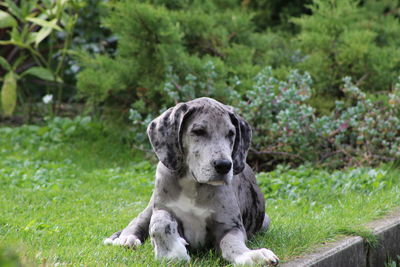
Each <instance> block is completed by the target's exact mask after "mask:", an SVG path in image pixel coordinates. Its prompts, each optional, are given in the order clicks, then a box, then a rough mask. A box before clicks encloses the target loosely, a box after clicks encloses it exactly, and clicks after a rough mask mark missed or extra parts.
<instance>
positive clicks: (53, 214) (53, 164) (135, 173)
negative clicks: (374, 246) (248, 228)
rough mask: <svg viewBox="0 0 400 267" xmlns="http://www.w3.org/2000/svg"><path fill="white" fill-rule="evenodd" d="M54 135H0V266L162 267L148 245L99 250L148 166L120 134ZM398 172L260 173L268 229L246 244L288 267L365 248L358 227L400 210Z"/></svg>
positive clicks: (211, 260)
mask: <svg viewBox="0 0 400 267" xmlns="http://www.w3.org/2000/svg"><path fill="white" fill-rule="evenodd" d="M68 127H69V126H68ZM61 128H62V127H61ZM61 128H57V127H55V126H53V128H51V127H50V128H49V127H32V126H30V127H27V126H25V127H22V128H16V129H10V128H4V127H3V128H0V253H1V254H2V256H1V257H0V265H1V263H2V261H3V262H6V261H7V260H8V261H12V260H13V253H14V254H16V255H18V257H19V260H20V261H22V262H23V263H25V264H28V265H30V264H41V263H44V262H47V263H50V264H55V263H63V264H68V265H80V264H82V265H85V266H96V265H112V266H114V265H117V266H118V265H130V266H159V265H160V263H159V262H157V261H155V260H154V259H153V252H152V248H151V245H150V242H148V241H146V242H145V244H144V245H143V246H142V247H140V248H138V249H137V250H136V251H133V250H128V249H123V248H121V247H113V246H104V245H102V240H103V239H104V238H105V237H107V236H109V235H110V234H112V233H113V232H115V231H116V230H119V229H122V228H123V227H125V226H126V225H127V224H128V223H129V221H130V220H131V219H132V218H133V217H134V216H135V215H136V214H138V213H139V212H140V211H141V210H142V209H143V208H144V207H145V206H146V204H147V201H148V200H149V197H150V195H151V191H152V188H153V176H154V167H153V164H150V163H149V162H147V161H141V159H142V158H143V155H141V152H135V153H133V152H132V150H130V149H129V147H128V146H127V145H125V144H122V142H121V141H120V139H119V138H118V134H101V133H100V132H99V131H97V132H96V133H95V134H94V133H93V131H92V130H87V129H86V128H85V127H83V128H82V129H80V130H76V129H75V128H73V129H71V130H70V132H68V131H65V132H68V134H64V132H63V131H62V130H66V129H61ZM78 128H79V127H78ZM60 129H61V130H60ZM67 130H68V129H67ZM399 173H400V172H399V171H398V170H392V171H386V170H379V169H378V170H371V169H368V168H365V169H360V170H347V171H345V172H343V173H342V174H343V175H342V176H341V174H340V173H339V172H336V173H333V174H332V173H329V172H325V171H320V170H313V168H312V167H311V166H309V167H303V168H300V169H298V170H288V169H285V168H280V169H278V170H277V171H275V172H273V173H270V174H261V175H259V180H260V183H261V185H262V188H263V190H264V191H265V192H266V193H267V198H268V200H267V212H268V214H269V215H270V217H271V219H272V227H271V229H270V231H268V232H267V233H261V234H259V235H257V236H256V237H255V238H254V239H252V240H251V241H250V242H249V245H250V246H251V247H254V248H257V247H267V248H270V249H272V250H273V251H274V252H275V254H277V255H278V256H279V257H280V259H281V260H284V261H285V260H288V259H290V258H291V257H293V256H295V255H299V254H301V253H304V252H307V251H309V250H311V249H312V248H313V247H315V246H318V245H320V244H321V243H323V242H327V241H331V240H334V239H335V238H338V237H339V236H340V235H342V234H345V233H355V234H357V233H358V234H363V235H365V236H367V237H368V238H369V240H370V241H371V242H372V241H373V238H372V237H371V236H370V235H369V234H368V232H365V231H364V230H363V228H362V227H361V225H362V224H363V223H365V222H368V221H370V220H372V219H374V218H377V217H379V216H382V215H383V214H385V213H386V212H388V211H389V210H390V209H392V208H393V207H395V206H400V189H399V184H400V182H399V181H398V177H399V175H398V174H399ZM371 177H372V178H371ZM336 181H339V182H336ZM10 251H11V252H10ZM191 257H192V260H191V263H190V265H191V266H219V265H227V264H228V263H227V262H226V261H224V260H222V259H221V258H220V257H219V255H218V254H217V253H213V252H212V251H205V252H198V253H196V254H191Z"/></svg>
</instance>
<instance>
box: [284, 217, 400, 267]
mask: <svg viewBox="0 0 400 267" xmlns="http://www.w3.org/2000/svg"><path fill="white" fill-rule="evenodd" d="M366 226H367V228H369V229H371V230H372V232H373V233H374V234H375V235H376V236H377V237H378V240H379V243H378V245H377V246H376V247H375V248H371V247H369V246H368V245H367V244H366V243H365V242H364V240H363V239H362V238H361V237H359V236H355V237H347V238H344V239H342V240H339V241H336V242H332V243H330V244H329V245H327V246H324V247H321V248H318V249H317V250H316V251H315V252H313V253H310V254H308V255H305V256H301V257H299V258H296V259H293V260H291V261H289V262H287V263H284V264H280V265H279V266H281V267H302V266H304V267H305V266H307V267H308V266H313V267H332V266H340V267H384V266H385V262H386V261H387V260H388V259H397V255H400V209H398V210H396V211H394V212H392V213H390V214H389V215H387V216H386V217H385V218H383V219H379V220H376V221H373V222H371V223H368V224H367V225H366Z"/></svg>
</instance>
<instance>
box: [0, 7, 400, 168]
mask: <svg viewBox="0 0 400 267" xmlns="http://www.w3.org/2000/svg"><path fill="white" fill-rule="evenodd" d="M399 36H400V3H399V2H398V1H397V0H382V1H377V0H375V1H373V0H364V1H354V0H327V1H322V0H314V1H312V0H291V1H284V2H283V1H279V0H242V1H239V0H216V1H211V0H205V1H200V0H181V1H177V0H148V1H138V0H135V1H133V0H120V1H117V0H108V1H107V0H69V1H68V0H1V1H0V77H1V80H0V83H1V96H0V97H1V103H0V107H1V112H2V113H1V114H2V115H1V117H0V123H1V124H15V125H19V124H22V123H46V124H48V125H49V127H50V128H51V127H53V128H54V129H52V130H51V132H54V131H56V132H57V131H58V130H59V131H60V132H63V130H62V129H64V128H65V127H66V128H68V129H69V128H71V129H73V130H71V131H70V132H71V133H73V132H74V131H75V130H74V129H76V128H79V127H78V126H79V125H81V124H82V119H81V118H86V117H81V116H90V117H91V118H93V119H95V120H98V121H101V122H102V123H104V124H107V125H112V126H109V128H112V129H128V131H126V130H125V131H121V133H123V134H122V137H121V140H122V141H124V142H126V143H128V144H129V145H131V146H133V147H135V148H139V149H142V150H143V151H148V150H149V147H148V145H144V144H147V143H148V142H147V141H146V142H145V140H146V136H145V127H146V126H147V124H148V122H149V121H150V120H151V119H152V118H154V116H157V115H158V114H160V112H162V111H163V110H165V109H166V108H167V107H169V106H172V105H174V104H175V103H177V102H180V101H187V100H190V99H193V98H195V97H200V96H209V97H213V98H215V99H217V100H219V101H222V102H224V103H226V104H230V105H233V106H234V107H236V108H237V110H238V112H239V113H240V114H242V115H243V117H245V118H246V119H247V120H248V121H249V123H250V124H251V125H252V126H253V128H254V140H253V148H252V150H251V151H250V154H249V160H250V161H251V162H252V163H253V165H254V167H255V168H257V169H258V170H269V169H272V168H274V167H275V166H277V165H278V164H281V163H286V164H291V165H294V166H297V165H300V164H303V163H305V162H312V163H314V164H317V165H321V166H324V167H325V166H326V167H329V168H340V167H344V166H349V165H365V164H367V165H376V164H379V163H380V162H383V161H385V162H386V161H394V160H396V158H399V156H400V80H399V75H400V38H399ZM58 116H64V117H65V116H67V117H76V116H79V117H77V118H78V119H75V120H60V119H59V118H58ZM76 121H77V122H76ZM84 121H85V120H84ZM75 122H76V125H75V124H74V123H75ZM64 124H65V125H64ZM60 129H61V130H60ZM101 129H103V128H101Z"/></svg>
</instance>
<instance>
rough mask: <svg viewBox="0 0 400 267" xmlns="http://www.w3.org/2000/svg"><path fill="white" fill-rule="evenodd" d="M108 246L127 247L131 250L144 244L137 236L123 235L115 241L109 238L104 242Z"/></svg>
mask: <svg viewBox="0 0 400 267" xmlns="http://www.w3.org/2000/svg"><path fill="white" fill-rule="evenodd" d="M103 243H104V244H106V245H115V246H125V247H130V248H135V247H138V246H140V245H141V244H142V242H141V241H140V240H139V238H137V236H135V235H124V236H123V235H121V236H119V237H117V238H115V239H114V240H113V239H111V238H107V239H105V240H104V241H103Z"/></svg>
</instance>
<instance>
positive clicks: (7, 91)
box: [0, 0, 76, 116]
mask: <svg viewBox="0 0 400 267" xmlns="http://www.w3.org/2000/svg"><path fill="white" fill-rule="evenodd" d="M1 5H2V6H4V7H6V11H3V10H0V28H4V29H5V30H6V32H7V37H8V40H0V45H2V46H6V49H5V50H4V51H7V54H8V55H7V57H6V58H5V57H3V56H0V66H1V67H2V68H3V69H4V70H5V71H6V72H7V74H6V75H5V78H4V80H3V86H2V108H3V113H4V114H5V115H7V116H10V115H12V113H13V112H14V109H15V107H16V103H17V95H18V90H17V88H18V81H19V80H22V79H25V78H29V77H35V78H39V79H40V80H43V81H46V82H51V83H54V84H59V83H61V82H62V79H61V76H60V75H61V73H62V68H63V66H64V63H65V57H66V54H67V52H68V47H69V45H70V40H71V33H72V31H73V27H74V24H75V21H76V16H74V15H70V14H68V12H67V11H66V10H67V1H63V0H57V1H50V0H45V1H42V0H34V1H31V0H21V1H19V2H17V3H16V2H14V1H12V0H4V2H1ZM58 35H65V36H66V38H65V41H64V42H62V44H61V48H59V45H60V44H59V43H58V42H57V36H58ZM45 42H46V43H47V44H46V49H42V44H43V43H45ZM47 93H50V90H49V89H48V92H47ZM53 93H57V95H58V99H60V97H61V89H60V87H58V92H53Z"/></svg>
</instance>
